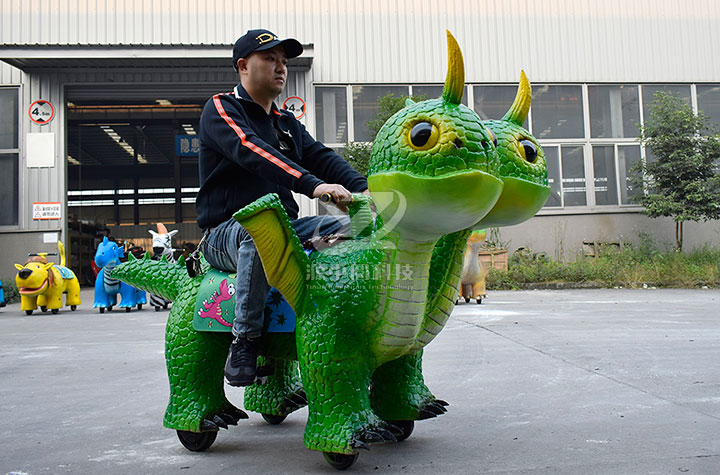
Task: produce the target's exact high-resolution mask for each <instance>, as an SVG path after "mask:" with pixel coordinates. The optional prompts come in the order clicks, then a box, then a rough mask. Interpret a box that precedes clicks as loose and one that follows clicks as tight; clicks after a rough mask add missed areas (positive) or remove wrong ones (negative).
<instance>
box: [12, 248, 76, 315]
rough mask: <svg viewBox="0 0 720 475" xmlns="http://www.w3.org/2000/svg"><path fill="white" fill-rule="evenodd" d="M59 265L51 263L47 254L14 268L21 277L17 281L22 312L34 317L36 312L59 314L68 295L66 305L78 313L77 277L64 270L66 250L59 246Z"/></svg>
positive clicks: (33, 256) (32, 256)
mask: <svg viewBox="0 0 720 475" xmlns="http://www.w3.org/2000/svg"><path fill="white" fill-rule="evenodd" d="M58 250H59V253H60V264H59V265H58V264H55V263H53V262H48V261H47V259H46V256H47V255H48V253H46V252H43V253H37V254H28V256H29V258H28V260H27V262H25V265H24V266H22V265H20V264H15V268H16V269H17V270H18V274H17V276H16V277H15V283H16V284H17V288H18V292H19V293H20V310H22V311H24V312H25V313H26V314H27V315H32V313H33V310H35V309H37V308H38V306H39V307H40V309H41V310H42V311H43V312H45V311H47V310H50V311H51V312H52V313H58V310H59V309H60V308H61V307H62V306H63V303H62V294H65V305H69V306H70V309H71V310H75V309H76V308H77V306H78V305H80V283H79V282H78V280H77V277H76V276H75V273H74V272H73V271H72V270H70V269H69V268H67V267H65V247H64V246H63V245H62V243H61V242H58Z"/></svg>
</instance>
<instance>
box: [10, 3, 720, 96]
mask: <svg viewBox="0 0 720 475" xmlns="http://www.w3.org/2000/svg"><path fill="white" fill-rule="evenodd" d="M0 8H1V9H0V44H5V45H11V44H58V45H64V44H144V45H148V44H227V45H230V44H232V43H233V42H234V41H235V39H236V38H237V37H238V36H239V35H240V34H242V33H244V32H245V30H247V29H249V28H259V27H264V28H269V29H271V30H272V31H274V32H275V33H276V34H278V35H280V36H294V37H296V38H298V39H299V40H300V41H301V42H303V43H314V44H315V55H316V57H315V61H314V67H313V69H314V74H315V81H317V82H323V83H327V82H370V83H376V82H415V83H417V82H442V81H443V79H444V74H445V61H446V59H445V58H446V46H445V29H446V28H447V29H450V30H451V31H452V32H453V33H454V34H455V36H456V37H457V39H458V41H459V43H460V45H461V47H462V48H463V51H464V53H465V57H466V67H467V80H468V81H471V82H513V81H516V80H517V75H518V71H519V70H520V69H521V68H524V69H525V70H526V71H527V72H528V75H529V76H530V78H531V79H532V80H533V82H535V83H538V82H548V81H549V82H562V81H572V82H585V81H591V82H592V81H600V82H603V81H604V82H625V81H630V82H643V81H650V82H672V81H682V82H702V81H717V80H718V78H719V77H720V61H718V59H717V55H713V54H708V51H712V48H713V47H714V46H717V45H718V44H720V28H719V26H720V8H718V3H717V0H632V1H627V0H604V1H599V0H553V1H549V0H543V1H540V0H446V1H439V0H397V1H383V0H367V1H364V2H352V1H336V0H264V1H260V0H252V1H241V2H238V1H237V0H208V1H204V2H196V1H190V0H157V1H150V0H145V1H142V0H135V1H132V2H130V1H123V0H3V2H2V6H1V7H0Z"/></svg>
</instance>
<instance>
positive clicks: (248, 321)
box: [202, 216, 350, 338]
mask: <svg viewBox="0 0 720 475" xmlns="http://www.w3.org/2000/svg"><path fill="white" fill-rule="evenodd" d="M291 223H292V226H293V228H295V233H296V234H297V236H298V238H300V242H304V241H307V240H308V239H310V238H312V237H313V236H328V235H330V234H336V233H339V232H344V233H346V232H347V231H348V229H349V226H350V219H349V218H348V217H347V216H340V217H338V216H308V217H305V218H300V219H296V220H291ZM202 251H203V255H204V256H205V259H206V260H207V261H208V262H209V263H210V265H211V266H213V267H215V268H217V269H221V270H224V271H225V272H237V282H236V285H235V319H234V320H233V327H232V332H233V335H235V336H241V337H245V338H257V337H259V336H260V335H261V334H262V329H263V324H264V320H265V300H266V298H267V295H268V292H269V291H270V285H269V284H268V283H267V279H266V278H265V271H264V270H263V267H262V262H261V261H260V256H259V255H258V252H257V249H256V248H255V243H253V240H252V237H250V234H249V233H248V232H247V231H246V230H245V228H243V227H242V226H241V225H240V223H238V222H237V221H235V219H234V218H230V219H228V220H227V221H225V222H223V223H221V224H219V225H218V226H217V227H216V228H213V229H212V230H211V231H210V233H209V234H208V236H207V237H206V238H205V242H204V244H203V249H202Z"/></svg>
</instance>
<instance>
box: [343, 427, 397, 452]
mask: <svg viewBox="0 0 720 475" xmlns="http://www.w3.org/2000/svg"><path fill="white" fill-rule="evenodd" d="M401 435H402V430H401V429H400V428H399V427H397V426H395V425H393V424H388V423H386V422H381V423H380V424H375V425H371V426H366V427H363V428H361V429H359V430H358V431H357V432H355V434H354V435H353V437H352V440H351V441H350V446H351V447H352V448H354V449H363V450H370V444H382V443H385V442H397V441H398V437H399V436H401Z"/></svg>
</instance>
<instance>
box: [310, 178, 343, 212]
mask: <svg viewBox="0 0 720 475" xmlns="http://www.w3.org/2000/svg"><path fill="white" fill-rule="evenodd" d="M324 193H329V194H330V196H332V198H333V202H334V203H335V206H337V207H338V209H339V210H340V211H345V212H347V210H348V209H347V205H348V204H349V203H352V193H350V192H349V191H348V190H347V189H346V188H345V187H344V186H342V185H334V184H331V183H322V184H320V185H318V186H317V188H315V191H313V198H320V196H321V195H322V194H324Z"/></svg>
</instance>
